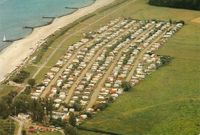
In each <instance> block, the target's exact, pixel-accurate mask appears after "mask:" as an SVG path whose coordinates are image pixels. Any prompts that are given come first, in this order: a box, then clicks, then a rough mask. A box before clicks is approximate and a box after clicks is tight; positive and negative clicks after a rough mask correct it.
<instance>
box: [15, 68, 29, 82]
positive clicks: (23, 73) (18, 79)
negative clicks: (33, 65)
mask: <svg viewBox="0 0 200 135" xmlns="http://www.w3.org/2000/svg"><path fill="white" fill-rule="evenodd" d="M29 76H30V73H29V72H27V71H24V70H22V71H20V72H19V73H17V74H16V75H15V76H14V77H13V79H12V80H13V81H14V82H16V83H23V82H24V80H25V79H26V78H28V77H29Z"/></svg>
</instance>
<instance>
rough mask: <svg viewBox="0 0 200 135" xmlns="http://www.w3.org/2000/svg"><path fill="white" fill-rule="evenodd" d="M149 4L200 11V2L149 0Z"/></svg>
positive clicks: (189, 0) (194, 0)
mask: <svg viewBox="0 0 200 135" xmlns="http://www.w3.org/2000/svg"><path fill="white" fill-rule="evenodd" d="M149 4H151V5H156V6H166V7H174V8H185V9H194V10H200V0H149Z"/></svg>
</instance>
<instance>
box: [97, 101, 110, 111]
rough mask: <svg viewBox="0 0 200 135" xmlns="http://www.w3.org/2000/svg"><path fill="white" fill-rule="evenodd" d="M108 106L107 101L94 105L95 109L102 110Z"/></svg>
mask: <svg viewBox="0 0 200 135" xmlns="http://www.w3.org/2000/svg"><path fill="white" fill-rule="evenodd" d="M107 106H108V104H107V103H99V104H96V105H95V106H94V110H101V111H103V110H105V109H106V107H107Z"/></svg>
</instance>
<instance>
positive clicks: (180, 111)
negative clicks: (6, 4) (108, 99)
mask: <svg viewBox="0 0 200 135" xmlns="http://www.w3.org/2000/svg"><path fill="white" fill-rule="evenodd" d="M117 1H123V0H117ZM106 9H107V10H105V12H102V11H103V10H99V11H97V12H96V15H95V16H93V17H91V18H89V19H88V20H86V21H84V22H82V23H80V24H78V25H77V26H75V27H73V28H72V29H71V30H70V31H69V32H68V33H66V34H64V35H63V36H61V37H59V38H58V39H57V40H55V41H54V42H53V43H52V45H51V46H50V48H49V49H48V50H47V52H45V54H44V56H43V58H42V59H41V61H40V62H39V63H38V64H36V65H35V66H40V65H41V64H42V63H44V61H45V60H46V58H47V57H48V56H49V54H51V53H52V51H53V49H55V48H56V47H57V46H58V44H59V43H60V42H61V41H62V40H63V39H65V38H66V37H68V36H69V35H70V32H74V31H76V30H79V29H80V28H83V27H85V26H86V25H88V24H90V23H92V22H94V21H95V20H97V19H99V18H102V17H103V16H104V15H107V16H106V17H104V19H102V20H100V21H99V22H97V23H95V24H92V25H91V26H90V27H87V28H86V29H85V30H83V31H80V32H78V33H77V34H75V35H74V36H72V37H70V38H69V39H68V40H67V41H66V44H63V45H62V46H61V48H60V49H58V51H57V52H56V53H55V55H54V56H53V59H51V60H50V61H49V62H48V64H47V65H46V66H47V67H45V68H44V69H42V70H41V72H40V73H39V74H38V76H36V79H37V81H38V82H40V81H41V80H42V78H43V76H44V74H45V73H46V72H47V71H48V70H49V68H48V67H51V66H52V65H54V64H55V63H56V61H57V59H58V58H59V57H60V56H62V55H63V54H64V50H65V49H66V48H67V46H68V45H69V44H72V43H74V42H76V41H78V40H79V39H80V38H81V33H82V32H86V31H90V30H93V29H96V28H98V27H99V26H102V25H104V24H105V23H107V22H108V21H109V20H111V19H114V18H117V17H132V18H136V19H162V20H169V19H172V20H184V21H185V22H186V25H185V26H184V28H183V29H182V30H181V31H179V32H178V33H177V34H176V35H175V36H174V37H173V38H172V39H170V41H169V42H167V44H165V45H164V46H163V47H162V48H161V49H160V50H159V51H158V52H157V53H158V54H161V55H169V56H172V57H173V58H174V59H173V60H172V62H171V63H170V64H169V65H167V66H165V67H162V68H161V69H159V70H158V71H156V72H154V73H153V74H152V75H150V76H148V77H147V78H146V79H145V80H144V81H142V82H141V83H140V84H139V85H137V86H136V87H134V88H133V90H132V91H130V92H127V93H124V94H123V95H122V96H120V97H119V98H118V99H117V101H116V102H115V103H113V104H110V105H109V107H108V108H107V109H106V110H105V111H103V112H100V113H98V114H97V115H96V116H95V117H94V119H92V120H88V121H86V122H85V123H83V126H85V127H88V128H90V127H91V128H97V129H101V130H105V131H112V132H117V133H121V134H123V135H197V134H199V133H200V96H199V95H200V24H197V23H193V22H191V20H193V19H195V18H198V17H200V12H199V11H192V10H183V9H172V8H163V7H154V6H149V5H148V4H147V0H136V2H135V1H134V0H126V2H125V3H123V4H120V5H117V6H115V7H112V8H110V9H109V8H106ZM113 11H115V12H113ZM112 12H113V13H112ZM110 13H112V14H110ZM35 54H37V52H36V53H35ZM35 66H33V65H27V67H26V68H25V69H26V70H27V71H30V72H31V75H33V74H34V72H35V71H36V70H37V68H36V67H35ZM79 134H80V135H93V134H95V133H91V132H85V131H84V132H83V131H79ZM45 135H46V134H45ZM48 135H51V134H48ZM95 135H97V134H95Z"/></svg>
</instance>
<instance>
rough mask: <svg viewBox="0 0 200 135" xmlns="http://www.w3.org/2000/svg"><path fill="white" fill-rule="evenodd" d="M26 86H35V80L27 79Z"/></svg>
mask: <svg viewBox="0 0 200 135" xmlns="http://www.w3.org/2000/svg"><path fill="white" fill-rule="evenodd" d="M28 84H29V85H30V86H32V87H33V86H34V85H35V79H29V80H28Z"/></svg>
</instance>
